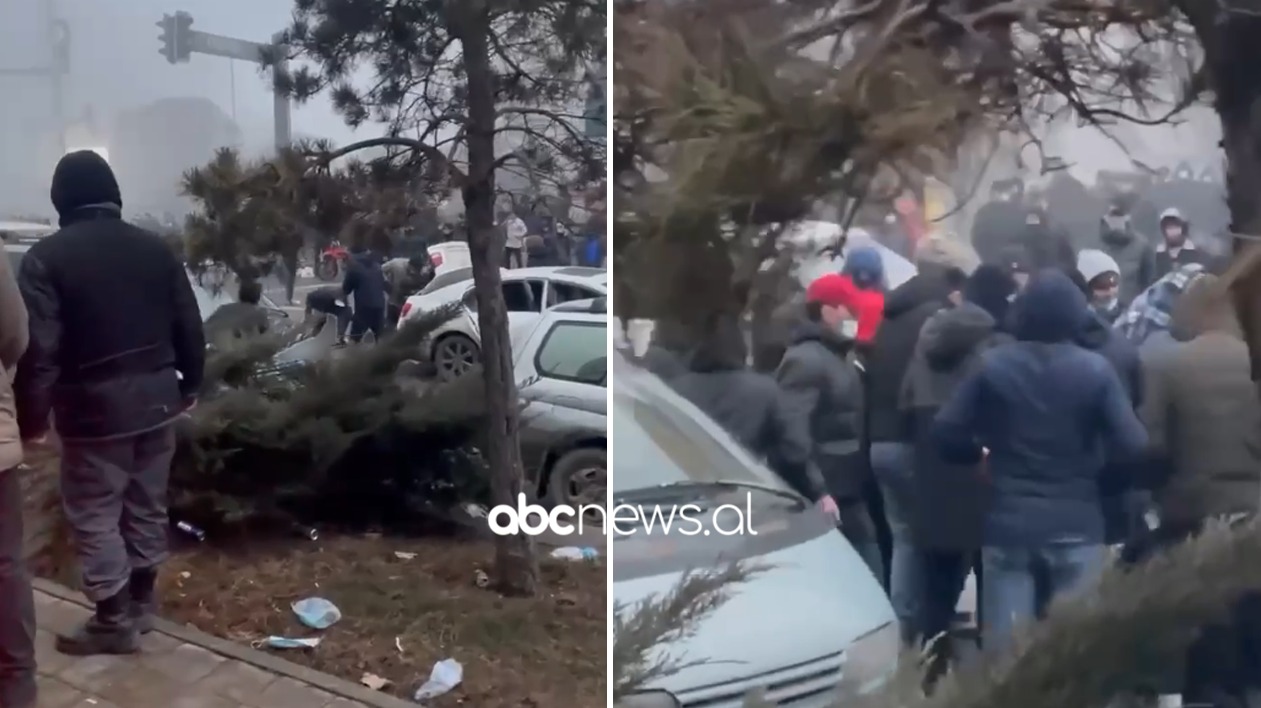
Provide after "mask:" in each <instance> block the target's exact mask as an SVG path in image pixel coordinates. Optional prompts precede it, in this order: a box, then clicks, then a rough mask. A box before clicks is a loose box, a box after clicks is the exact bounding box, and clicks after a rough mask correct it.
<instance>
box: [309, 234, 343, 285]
mask: <svg viewBox="0 0 1261 708" xmlns="http://www.w3.org/2000/svg"><path fill="white" fill-rule="evenodd" d="M349 259H350V251H348V250H346V247H345V246H343V245H341V242H339V241H334V242H332V243H330V244H329V245H328V246H326V247H325V248H324V250H323V251H320V259H319V261H317V262H316V264H315V277H317V278H319V279H320V280H323V281H324V282H326V283H327V282H331V281H334V280H337V278H338V276H340V275H341V272H342V268H343V267H344V266H345V264H346V261H347V260H349Z"/></svg>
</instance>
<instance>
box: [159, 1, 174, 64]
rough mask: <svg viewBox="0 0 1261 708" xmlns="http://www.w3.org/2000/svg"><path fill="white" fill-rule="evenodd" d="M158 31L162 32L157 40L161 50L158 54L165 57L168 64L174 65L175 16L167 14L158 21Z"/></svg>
mask: <svg viewBox="0 0 1261 708" xmlns="http://www.w3.org/2000/svg"><path fill="white" fill-rule="evenodd" d="M158 29H160V30H162V34H161V35H159V36H158V39H159V40H160V41H161V42H162V48H161V49H159V50H158V53H159V54H161V55H162V56H164V57H166V61H167V62H168V63H170V64H174V63H175V57H176V54H175V16H174V15H172V14H170V13H167V14H165V15H163V16H162V19H161V20H158Z"/></svg>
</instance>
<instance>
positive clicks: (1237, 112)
mask: <svg viewBox="0 0 1261 708" xmlns="http://www.w3.org/2000/svg"><path fill="white" fill-rule="evenodd" d="M1218 20H1219V21H1216V22H1213V23H1211V24H1210V23H1209V22H1207V21H1206V20H1204V19H1200V21H1199V23H1198V26H1197V31H1198V32H1199V34H1200V37H1201V42H1202V44H1203V45H1204V47H1205V51H1206V54H1207V56H1208V58H1209V62H1210V65H1211V67H1212V69H1213V71H1212V74H1213V77H1214V83H1215V85H1214V90H1215V93H1216V108H1217V114H1218V117H1219V118H1220V120H1221V124H1222V143H1221V145H1222V149H1223V151H1224V152H1225V153H1226V201H1227V204H1228V206H1229V207H1230V218H1231V231H1232V232H1234V233H1235V234H1237V235H1238V237H1237V238H1236V239H1235V241H1234V245H1233V248H1234V253H1233V263H1232V267H1231V276H1232V281H1231V288H1232V293H1233V295H1234V300H1235V305H1236V308H1237V310H1238V312H1239V319H1240V323H1241V324H1242V325H1243V328H1244V336H1245V338H1246V339H1247V342H1248V351H1249V354H1250V358H1251V359H1252V378H1253V380H1261V75H1258V74H1256V72H1255V71H1253V70H1251V69H1244V68H1243V67H1254V66H1255V62H1256V61H1258V60H1261V47H1258V45H1257V42H1256V36H1257V35H1256V32H1258V31H1261V18H1258V17H1255V16H1252V15H1247V14H1243V13H1241V14H1239V15H1232V16H1231V17H1230V18H1229V19H1227V20H1225V21H1221V18H1218Z"/></svg>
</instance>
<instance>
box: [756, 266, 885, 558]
mask: <svg viewBox="0 0 1261 708" xmlns="http://www.w3.org/2000/svg"><path fill="white" fill-rule="evenodd" d="M857 298H858V288H857V286H855V285H854V282H853V281H852V280H850V279H849V278H848V277H847V276H843V275H840V274H839V273H829V274H827V275H824V276H822V277H820V278H818V279H816V280H815V281H814V282H812V283H810V285H809V287H807V288H806V304H805V320H804V321H803V322H800V323H799V324H798V325H797V327H796V328H795V329H794V330H793V334H792V338H791V340H790V341H791V343H790V344H789V346H788V350H787V351H786V352H785V353H784V358H783V361H781V362H780V364H779V368H778V369H777V370H776V372H775V378H776V379H777V380H778V381H779V385H780V388H782V389H783V391H784V395H785V396H786V397H787V406H788V415H789V419H790V421H792V423H791V424H793V425H797V426H799V429H804V430H808V431H809V434H810V444H811V455H812V457H813V459H814V462H815V464H816V465H817V466H818V467H819V469H820V470H821V471H822V474H823V479H824V481H825V482H826V484H827V487H828V490H829V491H830V492H831V495H830V496H829V497H825V498H824V500H822V503H821V504H822V506H823V508H824V509H825V511H827V512H829V513H833V514H835V515H836V517H837V518H838V520H839V522H840V527H841V532H842V533H844V534H845V536H846V538H848V539H849V540H850V543H851V544H853V546H854V550H856V551H858V554H859V555H860V556H861V557H862V558H863V560H864V561H866V562H867V565H868V566H869V567H870V568H871V569H872V572H873V573H874V574H875V576H876V577H877V578H880V577H882V575H883V573H882V570H881V568H880V549H879V547H878V546H877V544H876V530H875V527H874V524H873V523H872V521H871V515H870V513H869V512H868V510H867V505H866V503H865V500H864V499H863V487H864V485H865V483H866V481H867V479H868V477H869V476H870V473H869V471H868V462H867V460H866V457H865V451H864V450H863V446H862V440H863V430H862V419H863V398H864V395H863V382H862V377H861V375H860V373H859V371H858V368H857V366H856V365H855V363H854V361H853V348H854V338H855V336H857V333H858V321H857V319H855V315H854V313H853V312H852V311H851V310H850V309H849V308H850V307H851V306H852V305H853V304H854V302H855V301H856V300H857Z"/></svg>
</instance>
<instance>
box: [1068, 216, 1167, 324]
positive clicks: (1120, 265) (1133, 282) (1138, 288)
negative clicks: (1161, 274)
mask: <svg viewBox="0 0 1261 708" xmlns="http://www.w3.org/2000/svg"><path fill="white" fill-rule="evenodd" d="M1099 250H1101V251H1103V252H1104V253H1106V254H1108V255H1109V256H1110V257H1111V258H1112V260H1113V261H1114V262H1115V263H1116V264H1117V274H1118V276H1119V280H1120V283H1119V285H1120V287H1119V289H1118V291H1117V298H1118V301H1119V304H1120V306H1121V307H1122V308H1124V307H1127V306H1129V304H1130V302H1132V301H1133V300H1134V298H1136V297H1138V294H1139V293H1141V292H1143V290H1144V289H1146V288H1147V286H1148V285H1151V284H1152V283H1154V282H1156V278H1157V275H1156V252H1155V251H1154V250H1153V249H1152V247H1151V246H1150V245H1149V243H1148V241H1147V239H1145V238H1143V237H1142V236H1141V235H1140V234H1138V233H1136V232H1135V231H1134V229H1133V228H1132V227H1131V225H1130V218H1129V215H1127V214H1126V213H1125V212H1124V210H1123V209H1122V208H1121V207H1119V206H1113V207H1112V208H1111V209H1110V210H1109V211H1108V213H1107V214H1105V215H1104V216H1103V218H1102V219H1100V221H1099ZM1079 257H1080V254H1079ZM1088 280H1089V278H1088Z"/></svg>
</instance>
